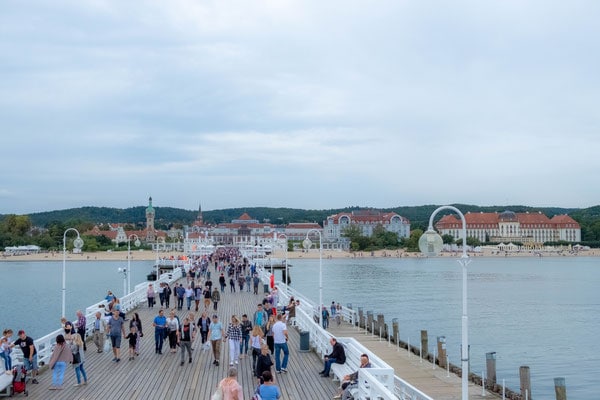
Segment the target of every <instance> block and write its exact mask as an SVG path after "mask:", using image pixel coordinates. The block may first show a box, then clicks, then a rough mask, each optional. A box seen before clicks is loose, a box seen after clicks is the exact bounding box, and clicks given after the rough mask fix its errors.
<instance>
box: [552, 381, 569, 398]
mask: <svg viewBox="0 0 600 400" xmlns="http://www.w3.org/2000/svg"><path fill="white" fill-rule="evenodd" d="M554 391H555V392H556V400H567V387H566V386H565V378H554Z"/></svg>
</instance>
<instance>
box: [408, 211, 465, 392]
mask: <svg viewBox="0 0 600 400" xmlns="http://www.w3.org/2000/svg"><path fill="white" fill-rule="evenodd" d="M441 210H452V211H454V212H455V213H457V214H458V215H459V216H460V219H461V221H462V231H461V236H462V244H463V247H462V250H463V251H462V256H461V257H460V258H459V259H458V260H457V261H458V263H459V264H460V265H461V266H462V283H463V284H462V345H461V357H460V359H461V368H462V382H461V383H462V400H468V398H469V317H468V315H467V265H468V264H469V263H470V262H471V260H470V259H469V256H468V254H467V221H466V220H465V216H464V215H463V213H461V212H460V210H459V209H458V208H456V207H453V206H442V207H439V208H438V209H436V210H435V211H434V212H433V214H431V217H430V218H429V227H428V228H427V232H425V233H423V235H422V236H421V238H420V239H419V249H420V250H421V253H424V254H426V255H428V256H436V255H438V254H439V253H440V251H441V250H442V245H443V243H444V242H443V240H442V237H441V236H440V235H439V234H438V233H437V232H436V231H435V230H434V229H433V218H434V217H435V215H436V214H437V213H438V212H439V211H441Z"/></svg>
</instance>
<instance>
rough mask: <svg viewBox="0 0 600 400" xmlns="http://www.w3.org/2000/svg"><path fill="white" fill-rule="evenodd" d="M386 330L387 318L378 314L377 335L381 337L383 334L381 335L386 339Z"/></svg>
mask: <svg viewBox="0 0 600 400" xmlns="http://www.w3.org/2000/svg"><path fill="white" fill-rule="evenodd" d="M384 329H385V316H384V315H383V314H377V335H379V332H381V335H382V336H383V337H385V335H383V333H384V332H385V331H384Z"/></svg>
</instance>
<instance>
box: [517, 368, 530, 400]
mask: <svg viewBox="0 0 600 400" xmlns="http://www.w3.org/2000/svg"><path fill="white" fill-rule="evenodd" d="M519 378H520V380H521V396H522V397H523V398H525V392H527V398H529V399H531V374H530V371H529V367H528V366H526V365H524V366H522V367H519Z"/></svg>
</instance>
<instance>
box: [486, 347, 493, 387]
mask: <svg viewBox="0 0 600 400" xmlns="http://www.w3.org/2000/svg"><path fill="white" fill-rule="evenodd" d="M485 365H486V376H487V384H488V387H492V388H493V387H494V385H495V384H496V352H495V351H493V352H490V353H485Z"/></svg>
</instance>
